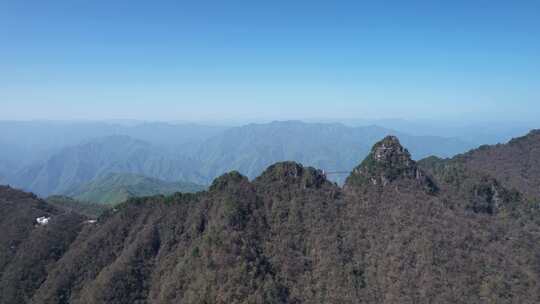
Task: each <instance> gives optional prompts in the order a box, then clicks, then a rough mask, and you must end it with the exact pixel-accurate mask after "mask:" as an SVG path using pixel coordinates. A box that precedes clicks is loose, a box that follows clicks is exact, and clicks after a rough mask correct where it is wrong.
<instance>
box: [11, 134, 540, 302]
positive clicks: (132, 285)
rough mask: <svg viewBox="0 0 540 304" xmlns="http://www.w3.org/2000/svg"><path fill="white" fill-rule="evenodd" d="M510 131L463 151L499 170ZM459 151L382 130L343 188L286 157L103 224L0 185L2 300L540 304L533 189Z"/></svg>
mask: <svg viewBox="0 0 540 304" xmlns="http://www.w3.org/2000/svg"><path fill="white" fill-rule="evenodd" d="M539 140H540V139H539V138H538V137H537V132H533V133H531V134H529V135H528V136H526V137H524V138H521V139H519V140H517V142H518V143H519V142H523V141H524V142H527V143H529V144H530V145H533V143H535V144H534V145H536V144H538V141H539ZM515 144H516V141H513V142H511V143H509V144H508V145H500V146H494V147H489V148H487V147H484V148H482V149H479V150H475V151H472V152H470V153H468V155H474V159H480V158H481V157H482V153H485V152H482V151H486V149H488V150H489V151H491V152H490V153H489V154H487V155H488V157H490V158H489V162H491V166H492V167H493V168H498V166H502V165H504V163H505V162H507V161H509V160H511V157H509V158H508V159H506V158H502V157H491V156H492V155H494V154H499V153H500V154H501V155H504V154H505V152H504V151H506V150H507V149H515V147H514V148H512V145H515ZM520 145H523V143H522V144H520ZM521 147H522V148H523V150H520V151H522V152H526V151H527V149H528V148H526V147H530V146H529V145H527V146H525V145H523V146H521ZM491 153H494V154H491ZM462 157H463V156H458V157H455V158H452V159H449V160H440V159H434V158H430V159H427V160H423V161H421V162H420V163H417V162H415V161H414V160H413V159H412V158H411V155H410V153H409V151H408V150H407V149H405V148H404V147H402V146H401V144H400V142H399V141H398V139H397V138H396V137H386V138H384V139H383V140H382V141H379V142H377V143H376V144H375V145H374V146H373V148H372V149H371V150H370V153H369V154H368V155H367V157H366V158H365V159H364V161H362V162H361V163H360V164H359V165H357V166H356V167H355V168H354V170H353V172H352V173H351V174H350V176H349V177H348V178H347V180H346V182H345V185H344V187H339V186H337V185H336V184H335V183H332V182H329V181H328V180H327V178H326V176H325V174H324V173H323V171H321V170H318V169H314V168H311V167H304V166H302V165H300V164H298V163H295V162H280V163H276V164H274V165H272V166H270V167H268V168H267V169H266V170H265V171H264V172H263V173H262V174H261V175H260V176H258V177H257V178H255V179H254V180H252V181H249V180H248V179H247V178H246V177H244V176H242V175H241V174H239V173H237V172H231V173H228V174H225V175H222V176H220V177H219V178H217V179H215V180H214V182H213V183H212V185H211V187H210V188H209V190H208V191H205V192H199V193H197V194H175V195H173V196H169V197H164V196H157V197H148V198H139V199H131V200H129V201H127V202H125V203H123V204H121V205H119V206H118V207H116V208H115V209H114V210H110V211H108V212H106V213H105V214H104V215H102V216H101V217H100V218H99V219H98V221H97V222H96V223H85V222H84V219H83V218H79V217H76V216H75V215H69V213H68V214H65V215H61V214H58V213H55V211H54V209H51V211H47V213H46V212H45V211H41V209H38V211H35V212H34V211H33V213H31V214H30V213H29V214H30V215H28V216H26V211H25V213H21V212H20V211H19V210H22V209H23V208H34V209H35V208H37V207H34V206H43V207H41V208H51V207H48V205H47V204H46V203H44V202H42V201H39V200H37V199H36V198H35V197H32V196H30V195H28V194H24V193H22V192H18V191H15V190H13V189H9V188H1V189H0V190H2V191H0V197H1V198H2V199H1V200H0V203H1V204H2V205H1V206H0V208H2V209H1V210H2V211H3V214H4V216H3V217H1V218H0V226H1V227H11V226H10V225H13V227H18V226H19V225H22V227H23V228H24V229H23V228H21V229H20V231H22V232H20V233H19V232H17V233H15V232H13V233H12V232H10V233H5V234H2V241H1V243H0V244H3V245H2V247H0V249H1V250H2V252H0V254H2V255H3V256H4V257H6V258H4V259H3V260H4V261H5V262H4V264H3V265H2V266H1V267H2V268H0V286H1V287H0V288H1V291H2V292H0V303H36V304H37V303H39V304H41V303H538V301H539V300H540V285H539V284H540V282H539V278H540V267H539V266H538V265H540V256H539V255H538V252H540V210H539V205H538V202H537V201H536V202H535V200H534V199H529V198H530V197H534V195H532V196H531V194H526V195H524V194H522V193H520V192H519V191H517V190H515V189H512V188H511V187H509V185H511V183H509V182H510V181H512V180H513V178H514V175H515V174H520V173H519V172H520V170H510V171H508V173H507V176H508V177H509V178H508V181H500V180H498V179H497V177H496V176H493V175H490V173H489V170H486V169H485V167H483V166H478V165H476V163H470V162H467V161H461V158H462ZM516 157H518V158H519V157H520V155H518V156H516ZM486 161H487V160H486ZM512 161H517V160H512ZM537 164H538V163H536V162H530V163H529V166H530V167H534V166H537ZM537 169H538V168H537V167H536V168H531V169H530V170H529V171H527V172H528V174H527V175H523V176H521V177H520V178H523V180H524V181H529V180H530V181H531V182H532V181H534V180H535V179H536V178H537V176H534V174H536V173H535V172H538V171H536V170H537ZM14 206H20V207H18V208H14ZM34 209H31V210H34ZM4 211H5V212H4ZM20 214H24V216H22V215H20ZM15 216H21V218H20V219H18V220H17V221H13V218H14V217H15ZM41 216H47V217H48V218H49V222H48V223H47V224H46V225H38V224H36V222H35V220H36V218H37V217H41ZM66 216H67V217H68V218H69V219H70V220H72V221H73V223H70V224H69V225H66V224H65V223H63V222H62V221H64V218H65V217H66ZM58 225H61V226H63V227H70V229H71V230H68V231H63V230H62V231H59V230H57V228H56V227H58ZM9 229H11V230H8V231H15V230H17V228H9ZM14 229H15V230H14ZM44 230H45V231H47V234H46V235H48V236H49V238H52V239H53V240H54V242H53V241H51V242H49V241H48V239H41V238H40V242H42V243H39V244H41V246H40V247H39V248H40V249H39V251H38V252H41V253H40V254H39V257H40V258H39V259H38V258H36V257H37V256H38V254H36V255H34V253H33V252H34V251H33V250H32V249H33V247H32V246H34V243H33V242H31V241H30V240H33V238H32V237H33V236H34V235H37V234H39V233H44V232H43V231H44ZM17 231H19V230H17ZM60 240H61V241H62V242H61V244H63V245H62V246H57V245H56V244H58V243H57V242H59V241H60ZM51 244H55V245H51ZM25 246H26V247H25ZM35 246H39V245H35ZM53 248H54V250H53ZM51 252H53V253H51ZM30 253H32V255H31V256H32V257H34V258H33V259H29V260H30V261H32V262H28V263H23V262H21V259H22V258H23V257H24V255H25V254H30ZM46 253H49V254H46ZM26 260H27V258H24V259H22V261H26ZM29 273H31V275H27V274H29Z"/></svg>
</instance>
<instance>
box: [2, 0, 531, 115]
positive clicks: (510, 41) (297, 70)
mask: <svg viewBox="0 0 540 304" xmlns="http://www.w3.org/2000/svg"><path fill="white" fill-rule="evenodd" d="M0 106H1V111H0V119H4V120H5V119H13V120H30V119H49V120H55V119H61V120H71V119H85V120H92V119H144V120H168V121H172V120H174V121H210V120H257V119H262V120H267V119H317V118H321V119H323V118H324V119H355V118H409V119H470V120H474V119H483V120H533V121H534V120H537V118H538V117H540V1H526V0H523V1H483V0H478V1H470V0H469V1H460V0H456V1H436V0H432V1H339V0H335V1H313V0H312V1H305V0H297V1H290V0H289V1H281V0H275V1H255V0H251V1H236V0H229V1H205V0H199V1H133V0H132V1H123V0H122V1H112V0H108V1H102V0H59V1H55V0H48V1H40V0H34V1H27V0H11V1H8V0H0Z"/></svg>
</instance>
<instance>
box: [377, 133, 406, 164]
mask: <svg viewBox="0 0 540 304" xmlns="http://www.w3.org/2000/svg"><path fill="white" fill-rule="evenodd" d="M371 156H372V157H373V160H374V161H376V162H379V163H387V164H390V165H404V166H409V165H410V164H411V163H412V159H411V154H410V153H409V151H407V149H405V148H403V146H401V144H400V143H399V139H398V138H397V137H395V136H387V137H385V138H384V139H383V140H381V141H380V142H378V143H376V144H375V145H374V146H373V148H372V149H371Z"/></svg>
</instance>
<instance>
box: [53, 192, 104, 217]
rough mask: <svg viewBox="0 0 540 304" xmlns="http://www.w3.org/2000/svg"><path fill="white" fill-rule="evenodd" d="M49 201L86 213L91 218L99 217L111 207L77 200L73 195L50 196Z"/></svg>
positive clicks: (58, 205) (54, 204)
mask: <svg viewBox="0 0 540 304" xmlns="http://www.w3.org/2000/svg"><path fill="white" fill-rule="evenodd" d="M46 201H47V203H49V204H51V205H53V206H55V207H58V208H59V209H62V210H66V211H73V212H77V213H79V214H82V215H85V216H87V217H89V218H98V217H99V216H100V215H101V214H102V213H103V212H105V211H106V210H107V209H109V208H110V207H109V206H107V205H103V204H97V203H90V202H85V201H77V200H75V199H73V198H71V197H67V196H62V195H53V196H49V197H48V198H47V199H46Z"/></svg>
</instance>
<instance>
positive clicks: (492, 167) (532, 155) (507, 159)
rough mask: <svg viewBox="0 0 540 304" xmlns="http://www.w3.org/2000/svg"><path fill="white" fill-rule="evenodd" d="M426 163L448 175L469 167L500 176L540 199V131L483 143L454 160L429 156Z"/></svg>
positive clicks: (529, 197) (508, 183) (508, 182)
mask: <svg viewBox="0 0 540 304" xmlns="http://www.w3.org/2000/svg"><path fill="white" fill-rule="evenodd" d="M422 165H423V166H425V167H426V169H428V170H431V171H433V173H434V174H438V175H441V174H444V175H446V178H451V177H450V176H447V175H449V174H454V175H456V174H457V173H456V171H459V170H461V171H463V170H464V169H463V168H467V170H469V171H475V172H478V173H483V174H486V175H489V176H491V177H494V178H496V179H497V180H498V181H499V182H500V183H501V184H502V185H504V186H505V187H507V188H509V189H516V190H518V191H519V192H521V193H522V194H524V195H525V196H526V197H527V198H528V199H530V200H536V201H540V130H534V131H531V132H530V133H529V134H528V135H526V136H523V137H519V138H515V139H513V140H511V141H509V142H508V143H507V144H498V145H494V146H482V147H480V148H478V149H475V150H472V151H470V152H468V153H465V154H462V155H458V156H456V157H454V158H452V159H447V160H442V159H437V158H430V159H426V160H424V161H422ZM455 178H459V177H455Z"/></svg>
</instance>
